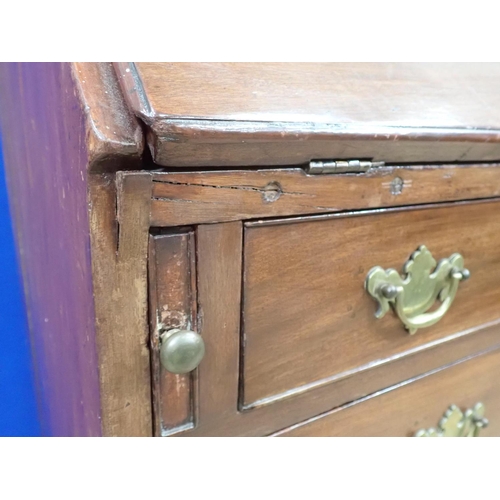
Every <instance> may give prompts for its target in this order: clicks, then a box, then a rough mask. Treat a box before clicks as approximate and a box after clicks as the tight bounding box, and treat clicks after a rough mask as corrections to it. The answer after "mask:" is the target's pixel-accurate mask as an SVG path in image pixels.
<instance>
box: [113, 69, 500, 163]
mask: <svg viewBox="0 0 500 500" xmlns="http://www.w3.org/2000/svg"><path fill="white" fill-rule="evenodd" d="M115 68H116V71H117V74H118V75H119V79H120V83H121V85H122V88H123V91H124V92H123V93H124V95H125V97H126V99H127V100H128V103H129V106H130V107H131V109H132V110H133V111H134V112H135V113H136V115H137V116H138V117H140V118H141V119H142V120H143V121H144V122H145V123H146V124H147V125H148V126H149V132H148V143H149V146H150V149H151V152H152V155H153V159H154V160H155V162H156V163H158V164H159V165H165V166H173V167H180V166H198V167H202V166H211V167H217V166H241V165H297V164H302V163H306V162H308V161H309V160H312V159H346V158H358V159H359V158H370V159H374V160H377V161H386V162H403V161H404V162H443V161H475V160H482V161H493V160H498V159H499V158H500V120H499V118H498V113H496V111H495V110H496V109H498V107H499V106H500V96H499V94H498V91H497V89H498V84H499V82H500V65H499V64H496V63H493V64H476V63H472V64H470V63H468V64H466V63H448V64H442V63H439V64H437V63H432V64H431V63H368V64H367V63H306V64H305V63H185V64H178V63H175V64H174V63H135V64H134V63H117V64H116V65H115Z"/></svg>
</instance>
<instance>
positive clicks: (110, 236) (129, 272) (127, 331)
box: [90, 172, 153, 436]
mask: <svg viewBox="0 0 500 500" xmlns="http://www.w3.org/2000/svg"><path fill="white" fill-rule="evenodd" d="M115 180H116V182H115ZM90 202H91V242H92V257H93V258H92V267H93V282H94V298H95V309H96V337H97V344H98V357H99V379H100V390H101V412H102V429H103V435H105V436H151V435H152V434H153V423H152V408H151V371H150V354H149V324H148V289H147V286H148V279H147V256H148V252H147V247H148V238H149V220H150V204H151V177H150V175H149V174H147V173H140V172H139V173H137V174H133V175H128V176H125V175H122V174H121V173H118V174H117V175H116V177H115V176H113V175H107V176H103V175H93V176H91V179H90ZM117 205H118V206H119V207H120V210H119V212H120V214H121V218H120V220H119V222H118V219H117V218H116V206H117Z"/></svg>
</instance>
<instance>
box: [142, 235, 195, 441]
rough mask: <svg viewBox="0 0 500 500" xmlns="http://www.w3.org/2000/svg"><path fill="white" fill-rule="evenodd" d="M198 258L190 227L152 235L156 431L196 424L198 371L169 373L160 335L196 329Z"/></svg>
mask: <svg viewBox="0 0 500 500" xmlns="http://www.w3.org/2000/svg"><path fill="white" fill-rule="evenodd" d="M195 257H196V247H195V235H194V232H193V231H192V230H189V229H188V230H181V232H173V233H168V234H156V235H151V236H150V239H149V266H148V267H149V305H150V307H149V313H150V329H151V334H150V339H151V340H150V349H151V364H152V366H151V370H152V384H153V388H152V390H153V405H154V412H155V415H154V417H155V418H154V420H155V422H154V425H155V434H156V435H165V434H168V433H171V432H172V431H175V429H176V428H179V427H184V428H189V427H192V426H193V425H194V424H195V415H194V409H195V405H196V401H195V395H196V393H197V390H196V384H197V379H196V376H195V373H190V374H189V373H187V374H174V373H170V372H168V371H166V370H165V369H164V368H163V367H162V365H161V363H160V359H159V349H160V341H159V340H160V338H159V337H160V334H161V333H163V332H165V331H168V330H170V329H172V328H180V329H187V330H195V331H196V330H197V329H198V327H197V314H196V304H197V300H196V262H195Z"/></svg>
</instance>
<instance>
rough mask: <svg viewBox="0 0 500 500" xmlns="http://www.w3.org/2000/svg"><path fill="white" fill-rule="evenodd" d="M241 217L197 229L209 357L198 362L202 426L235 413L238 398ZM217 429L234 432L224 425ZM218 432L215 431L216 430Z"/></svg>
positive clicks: (202, 327) (202, 329)
mask: <svg viewBox="0 0 500 500" xmlns="http://www.w3.org/2000/svg"><path fill="white" fill-rule="evenodd" d="M242 237H243V229H242V224H241V222H229V223H225V224H215V225H201V226H199V227H198V230H197V260H198V307H199V309H198V325H199V333H200V335H201V336H202V337H203V340H204V342H205V357H204V359H203V360H202V362H201V363H200V366H199V367H198V377H199V408H198V415H199V416H198V418H199V426H198V427H199V430H201V432H204V431H203V428H204V426H205V425H206V424H208V425H207V427H208V430H207V431H206V433H207V434H209V433H210V430H209V429H210V426H211V425H212V426H213V423H214V422H217V423H218V422H220V421H221V419H222V421H223V420H224V419H225V418H226V416H227V415H230V416H232V415H234V414H235V413H236V411H237V404H238V376H239V333H240V314H239V311H240V307H241V251H242ZM217 427H218V433H219V435H224V434H225V433H228V432H231V430H230V429H227V428H221V427H220V426H219V425H217ZM216 435H217V434H216Z"/></svg>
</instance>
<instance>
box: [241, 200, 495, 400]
mask: <svg viewBox="0 0 500 500" xmlns="http://www.w3.org/2000/svg"><path fill="white" fill-rule="evenodd" d="M499 209H500V205H499V202H498V201H492V202H489V203H471V204H464V205H460V206H448V207H438V208H431V209H428V210H410V211H397V210H395V211H391V212H386V213H377V214H371V215H370V214H368V215H359V216H346V217H340V218H332V219H329V220H325V219H323V220H314V218H313V219H312V220H311V219H307V218H304V219H301V220H300V221H298V222H295V221H294V220H293V219H291V220H288V221H283V223H282V224H281V225H269V226H265V225H264V226H262V225H259V224H254V223H250V225H249V226H248V227H247V228H246V230H245V245H244V256H245V263H244V285H243V297H244V305H243V312H242V315H243V318H244V330H243V332H242V335H243V336H244V338H245V344H244V345H245V347H244V355H243V359H244V366H243V374H244V384H243V390H244V398H243V403H244V406H255V405H260V404H264V403H269V402H272V401H273V400H274V399H276V398H278V399H279V398H282V397H284V396H285V395H288V396H291V395H292V394H293V393H294V391H295V390H297V389H299V390H302V389H300V388H302V387H303V386H308V387H310V386H311V385H314V384H323V383H325V382H327V381H329V380H330V379H331V377H339V376H341V374H343V373H344V374H349V373H350V372H351V371H352V370H355V369H357V368H358V367H360V366H363V365H370V364H372V363H380V362H383V360H384V359H386V358H390V357H392V356H395V355H397V354H398V353H400V352H403V351H405V350H408V349H411V348H415V347H417V346H422V345H424V344H426V343H429V342H433V341H436V340H438V339H440V338H444V337H446V336H448V335H451V334H453V333H454V332H456V331H460V330H463V329H467V328H472V327H475V326H478V325H481V324H483V323H487V322H490V321H494V320H496V319H498V318H499V317H500V312H499V309H498V304H499V303H500V288H499V287H498V283H499V281H500V251H499V250H498V244H496V243H495V242H498V238H499V234H500V219H499V217H498V213H499ZM422 244H425V245H426V246H427V247H428V249H429V250H430V251H431V252H432V254H433V255H434V257H435V258H436V260H439V259H441V258H445V257H449V256H450V255H451V254H453V253H456V252H458V253H460V254H462V255H463V257H464V260H465V265H466V267H467V268H468V269H469V270H470V271H471V276H472V277H471V279H470V280H469V281H467V282H464V283H461V284H460V288H459V290H458V293H457V296H456V298H455V301H454V303H453V305H452V307H451V308H450V310H449V311H448V313H447V314H446V315H445V317H444V318H443V319H442V320H440V321H439V323H437V324H436V325H433V326H432V327H430V328H427V329H422V330H419V331H418V332H417V333H416V334H415V335H413V336H409V335H408V334H407V333H406V332H405V330H404V329H403V326H402V324H401V321H400V320H399V319H398V318H397V316H396V315H394V314H392V312H391V313H390V314H387V315H386V316H385V317H384V318H382V319H379V320H377V319H376V318H375V316H374V313H375V310H376V304H375V301H374V300H373V299H372V298H371V297H370V296H369V295H368V294H367V292H366V291H365V290H364V281H365V278H366V275H367V273H368V271H369V270H370V269H371V268H372V267H374V266H382V267H383V268H384V269H388V268H395V269H397V270H398V271H400V270H401V268H402V266H403V264H404V263H405V261H406V260H407V259H408V257H409V256H410V254H411V253H412V252H413V251H414V250H416V249H417V247H418V246H420V245H422Z"/></svg>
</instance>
